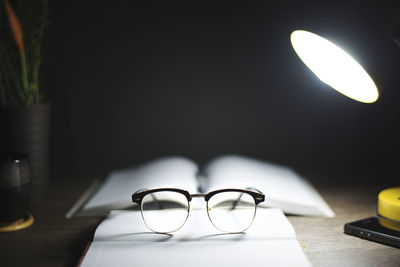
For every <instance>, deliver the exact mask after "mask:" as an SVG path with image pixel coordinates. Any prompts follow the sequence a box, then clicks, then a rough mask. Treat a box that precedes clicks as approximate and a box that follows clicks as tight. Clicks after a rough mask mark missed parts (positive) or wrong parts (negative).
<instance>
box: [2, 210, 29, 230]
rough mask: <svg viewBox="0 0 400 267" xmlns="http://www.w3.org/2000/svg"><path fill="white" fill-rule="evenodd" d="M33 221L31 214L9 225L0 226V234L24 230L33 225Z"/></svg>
mask: <svg viewBox="0 0 400 267" xmlns="http://www.w3.org/2000/svg"><path fill="white" fill-rule="evenodd" d="M34 221H35V219H33V216H32V214H30V213H29V214H28V215H27V216H26V217H24V218H22V219H19V220H17V221H15V222H13V223H11V224H8V225H4V226H0V232H12V231H18V230H22V229H25V228H27V227H29V226H31V225H32V224H33V222H34Z"/></svg>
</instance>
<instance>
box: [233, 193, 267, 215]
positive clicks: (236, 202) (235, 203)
mask: <svg viewBox="0 0 400 267" xmlns="http://www.w3.org/2000/svg"><path fill="white" fill-rule="evenodd" d="M246 189H247V190H252V191H256V192H257V193H260V194H262V192H261V191H260V190H258V189H257V188H255V187H246ZM243 194H244V193H240V195H239V197H238V198H237V199H236V200H235V202H233V204H232V208H231V210H234V209H235V208H236V206H237V205H238V204H239V201H240V199H241V198H242V196H243Z"/></svg>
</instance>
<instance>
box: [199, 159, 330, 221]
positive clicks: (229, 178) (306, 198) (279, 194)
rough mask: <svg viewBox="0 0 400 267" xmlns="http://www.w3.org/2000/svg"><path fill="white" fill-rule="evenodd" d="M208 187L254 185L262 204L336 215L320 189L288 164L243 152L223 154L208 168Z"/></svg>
mask: <svg viewBox="0 0 400 267" xmlns="http://www.w3.org/2000/svg"><path fill="white" fill-rule="evenodd" d="M204 174H205V176H206V177H207V178H208V180H207V181H208V190H216V189H221V188H247V187H249V186H250V187H255V188H257V189H258V190H260V191H261V192H263V193H264V194H265V198H266V201H265V202H264V203H261V206H269V207H279V208H281V209H282V210H283V211H284V212H287V213H292V214H299V215H314V216H327V217H333V216H334V213H333V211H332V210H331V209H330V208H329V206H328V205H327V204H326V202H325V201H324V200H323V199H322V197H321V196H320V195H319V194H318V192H317V191H316V190H315V189H314V188H313V187H312V186H311V185H310V184H309V183H308V182H307V181H306V180H305V179H304V178H302V177H301V176H299V175H298V174H297V173H296V172H294V171H293V170H292V169H290V168H288V167H283V166H279V165H275V164H271V163H266V162H263V161H258V160H254V159H250V158H246V157H241V156H223V157H220V158H217V159H215V160H213V161H212V162H211V163H209V164H208V165H207V166H206V168H205V170H204Z"/></svg>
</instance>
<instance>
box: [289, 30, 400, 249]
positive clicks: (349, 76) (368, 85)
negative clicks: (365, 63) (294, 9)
mask: <svg viewBox="0 0 400 267" xmlns="http://www.w3.org/2000/svg"><path fill="white" fill-rule="evenodd" d="M393 40H394V41H395V43H396V44H397V45H398V46H400V26H399V27H397V29H396V30H395V31H394V33H393ZM290 41H291V43H292V46H293V48H294V50H295V52H296V53H297V55H298V56H299V58H300V59H301V60H302V61H303V63H304V64H305V65H306V66H307V67H308V68H309V69H310V70H311V71H312V72H313V73H314V74H315V75H316V76H317V77H318V78H319V79H320V80H321V81H322V82H324V83H325V84H327V85H328V86H330V87H332V88H333V89H335V90H336V91H338V92H340V93H342V94H343V95H345V96H347V97H349V98H352V99H354V100H357V101H359V102H362V103H373V102H375V101H376V100H378V98H379V90H378V88H377V86H376V85H375V82H374V81H373V80H372V78H371V77H370V76H369V74H368V73H367V72H366V71H365V69H364V68H363V67H362V66H361V65H360V64H359V63H358V62H357V61H356V60H354V59H353V58H352V57H351V56H350V55H349V54H348V53H346V52H345V51H344V50H343V49H341V48H340V47H339V46H337V45H335V44H334V43H332V42H330V41H328V40H327V39H325V38H323V37H321V36H319V35H317V34H314V33H311V32H308V31H303V30H296V31H294V32H292V34H291V36H290ZM377 213H378V218H376V222H377V223H376V224H377V227H384V228H383V229H384V230H382V231H381V232H379V231H380V229H378V230H376V229H374V231H375V232H372V233H371V232H369V231H368V229H367V231H365V229H362V227H358V226H359V225H360V223H358V224H355V226H356V228H354V227H353V228H348V226H347V225H348V224H346V225H345V232H346V233H349V234H353V235H357V236H359V237H362V238H366V239H371V240H374V241H377V242H382V243H386V244H389V245H394V246H399V245H400V243H399V242H400V187H395V188H389V189H386V190H383V191H382V192H380V193H379V196H378V209H377ZM371 219H372V218H368V219H365V220H362V221H358V222H362V223H363V224H367V223H372V220H371ZM351 226H354V225H351ZM346 227H347V228H348V229H347V228H346ZM357 227H358V228H357ZM360 229H361V230H360ZM386 229H387V231H394V232H390V234H393V235H394V239H389V240H387V239H385V238H386V236H383V235H385V234H387V233H386ZM363 230H364V231H363ZM369 230H370V229H369ZM380 234H382V235H380ZM382 236H383V239H382Z"/></svg>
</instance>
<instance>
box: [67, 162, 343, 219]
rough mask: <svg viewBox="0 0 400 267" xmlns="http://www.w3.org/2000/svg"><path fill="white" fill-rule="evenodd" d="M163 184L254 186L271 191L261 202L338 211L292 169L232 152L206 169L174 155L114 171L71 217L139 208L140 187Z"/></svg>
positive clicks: (300, 211) (312, 212) (312, 211)
mask: <svg viewBox="0 0 400 267" xmlns="http://www.w3.org/2000/svg"><path fill="white" fill-rule="evenodd" d="M162 187H169V188H171V187H172V188H180V189H184V190H187V191H189V193H191V194H194V193H206V192H209V191H212V190H216V189H223V188H241V189H245V188H248V187H252V188H257V189H258V190H260V191H261V192H262V193H263V194H264V195H265V199H266V200H265V202H263V203H261V204H260V206H261V207H264V208H265V207H275V208H280V209H282V210H283V211H284V212H285V213H288V214H296V215H307V216H326V217H333V216H334V215H335V214H334V212H333V211H332V210H331V209H330V207H329V206H328V205H327V203H326V202H325V201H324V200H323V198H322V197H321V196H320V195H319V194H318V192H317V191H316V190H315V189H314V187H313V186H312V185H311V184H310V183H309V182H308V181H307V180H306V179H304V178H303V177H301V176H300V175H299V174H297V173H296V172H295V171H294V170H292V169H291V168H289V167H286V166H280V165H277V164H272V163H268V162H265V161H260V160H256V159H252V158H248V157H244V156H239V155H226V156H221V157H218V158H215V159H213V160H211V161H210V162H209V163H208V164H207V165H205V166H204V168H201V169H200V168H199V166H198V165H197V164H196V163H195V162H193V161H191V160H190V159H187V158H184V157H177V156H174V157H165V158H161V159H156V160H154V161H151V162H147V163H144V164H142V165H139V166H135V167H133V168H128V169H123V170H116V171H113V172H111V173H110V174H109V175H108V176H107V178H106V179H105V180H104V182H102V183H100V184H99V185H98V186H93V187H92V188H91V189H90V190H89V191H88V192H86V193H85V194H84V196H82V198H81V199H80V200H79V201H78V202H77V204H76V205H74V207H73V208H72V209H71V210H70V211H69V212H68V213H67V217H71V216H73V215H76V216H93V215H106V214H108V213H109V212H110V211H111V210H116V209H118V210H121V209H132V208H133V209H134V208H135V207H134V205H133V203H132V199H131V196H132V194H133V193H134V192H136V191H137V190H140V189H153V188H162ZM91 191H92V192H91ZM93 191H94V193H93Z"/></svg>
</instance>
